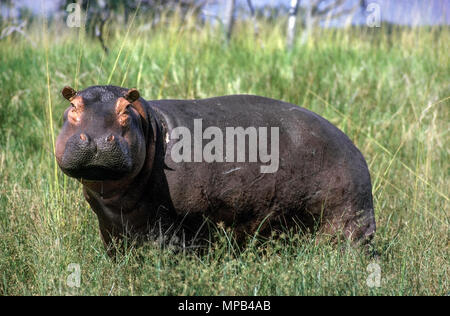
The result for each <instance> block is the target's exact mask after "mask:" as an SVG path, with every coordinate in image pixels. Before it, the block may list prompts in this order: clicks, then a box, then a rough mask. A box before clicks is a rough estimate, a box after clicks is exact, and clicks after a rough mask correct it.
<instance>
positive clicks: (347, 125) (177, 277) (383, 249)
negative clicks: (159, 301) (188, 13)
mask: <svg viewBox="0 0 450 316" xmlns="http://www.w3.org/2000/svg"><path fill="white" fill-rule="evenodd" d="M145 23H146V21H144V20H143V19H142V18H139V17H138V18H136V19H135V20H133V24H130V25H129V30H130V31H129V32H128V31H127V28H123V29H120V28H118V27H114V26H113V25H110V26H109V28H108V36H107V43H108V45H109V47H110V54H108V55H105V53H104V52H103V51H102V50H101V48H100V45H99V44H98V43H97V42H94V41H92V40H90V39H89V37H88V36H87V35H85V34H84V30H83V29H69V28H67V27H66V26H65V25H64V24H58V23H56V22H53V23H52V24H50V25H47V24H46V23H37V24H36V25H34V26H33V28H32V29H31V30H30V32H31V33H32V38H33V39H34V40H35V41H36V43H37V44H36V46H33V45H32V44H31V43H29V42H28V41H26V40H24V39H22V38H20V37H10V38H7V39H5V40H3V41H0V175H1V182H0V236H1V237H0V294H2V295H23V294H32V295H37V294H43V295H51V294H57V295H71V294H101V295H118V294H126V295H127V294H135V295H139V294H149V295H166V294H172V295H178V294H186V295H215V294H228V295H318V294H325V295H329V294H342V295H366V294H370V295H419V294H424V295H443V294H448V293H449V289H450V286H449V280H448V278H449V208H448V201H449V197H448V196H449V181H448V177H449V156H448V154H449V151H448V150H449V136H448V132H449V105H450V99H449V97H450V86H449V83H450V66H449V55H448V42H449V41H450V32H449V29H448V28H427V27H423V28H415V29H414V28H413V29H410V28H405V29H400V28H399V29H394V31H392V32H387V31H386V28H385V27H381V28H376V29H339V30H317V31H316V32H315V33H314V34H313V35H312V36H311V37H310V38H309V40H308V41H307V42H306V43H305V44H303V45H300V44H297V46H296V47H295V48H294V49H293V51H291V52H287V51H286V50H285V43H284V29H285V28H284V24H283V23H282V22H279V23H276V24H275V25H273V24H267V23H261V25H260V34H259V36H258V37H255V35H254V34H253V32H252V31H253V28H252V26H251V25H249V24H246V23H244V22H241V23H238V25H237V27H236V30H235V33H234V37H233V39H232V41H231V42H230V43H228V44H227V43H225V42H224V40H223V35H222V34H221V33H220V30H218V29H216V28H212V27H209V26H205V27H203V28H201V29H199V28H198V27H197V26H196V25H195V24H194V23H193V21H191V20H187V21H185V22H183V23H182V22H181V21H180V19H177V18H176V17H175V18H174V17H171V18H167V19H164V18H163V21H162V23H161V24H160V26H156V27H151V28H149V29H148V28H147V29H145V28H143V26H145ZM108 83H110V84H114V85H122V86H126V87H137V88H139V90H140V92H141V95H143V96H145V97H146V98H147V99H157V98H204V97H211V96H217V95H226V94H234V93H249V94H258V95H263V96H267V97H271V98H276V99H282V100H285V101H288V102H292V103H295V104H298V105H300V106H303V107H305V108H308V109H310V110H312V111H314V112H316V113H318V114H320V115H322V116H324V117H325V118H327V119H328V120H330V121H331V122H332V123H334V124H336V125H337V126H338V127H339V128H341V129H342V130H343V131H344V132H345V133H347V134H348V135H349V137H350V138H351V139H352V140H353V141H354V142H355V144H356V145H357V146H358V147H359V148H360V149H361V151H362V152H363V154H364V155H365V157H366V159H367V162H368V164H369V168H370V171H371V175H372V181H373V194H374V200H375V201H374V202H375V211H376V221H377V226H378V232H377V235H376V238H375V247H376V248H377V250H378V252H379V253H380V258H379V259H378V261H376V262H377V263H378V264H379V265H380V268H381V286H380V287H372V288H371V287H369V286H367V284H366V280H367V277H368V276H369V273H370V272H368V270H367V267H368V265H369V264H370V263H372V262H374V259H372V258H370V257H368V256H366V255H365V254H364V253H362V252H360V251H358V250H357V249H347V250H345V251H342V249H341V247H338V246H334V245H330V244H328V243H327V242H325V241H322V240H321V241H316V240H315V239H314V238H313V237H311V236H305V237H299V236H283V237H284V238H281V239H276V240H269V241H268V242H267V243H266V244H265V245H263V246H261V245H259V246H257V245H250V246H249V247H247V248H245V249H243V250H238V249H236V248H235V247H233V245H232V244H230V242H229V241H228V238H227V237H228V236H229V232H226V231H224V232H219V238H218V240H217V241H216V242H215V243H214V244H213V245H211V247H210V249H209V251H207V252H206V253H201V254H200V253H186V254H184V253H173V252H171V251H170V250H160V249H158V248H157V247H155V246H152V245H146V246H145V247H143V248H140V249H132V250H130V251H129V252H128V253H127V254H126V255H124V256H122V257H120V258H118V260H117V261H115V262H114V261H112V260H110V259H109V258H108V257H107V256H106V254H105V251H104V249H103V245H102V244H101V241H100V237H99V235H98V232H97V220H96V218H95V216H94V214H93V212H92V211H91V210H90V209H89V207H88V205H87V203H86V202H85V201H84V198H83V197H82V192H81V185H80V184H79V183H77V182H76V181H74V180H73V179H70V178H67V177H65V176H63V174H62V173H61V172H60V171H59V170H58V169H57V166H56V163H55V160H54V156H53V151H54V140H55V136H56V134H57V132H58V129H59V128H60V126H61V115H62V113H63V110H64V109H65V108H66V107H67V106H68V104H67V103H66V102H65V101H64V100H63V99H62V98H61V97H60V92H59V91H60V90H61V88H62V87H63V86H65V85H72V86H73V87H75V88H76V89H83V88H85V87H88V86H90V85H95V84H108ZM70 263H77V264H80V267H81V286H80V287H79V288H72V287H69V286H68V285H67V282H66V280H67V277H68V276H69V274H70V273H71V271H69V270H68V265H69V264H70Z"/></svg>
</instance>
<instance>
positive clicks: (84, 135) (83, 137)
mask: <svg viewBox="0 0 450 316" xmlns="http://www.w3.org/2000/svg"><path fill="white" fill-rule="evenodd" d="M80 139H81V140H82V141H83V142H85V141H87V139H88V138H87V136H86V134H84V133H81V134H80Z"/></svg>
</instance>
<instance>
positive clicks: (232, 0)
mask: <svg viewBox="0 0 450 316" xmlns="http://www.w3.org/2000/svg"><path fill="white" fill-rule="evenodd" d="M235 5H236V0H227V4H226V7H225V16H224V23H223V24H224V26H225V32H226V37H227V41H230V39H231V34H232V32H233V26H234V9H235Z"/></svg>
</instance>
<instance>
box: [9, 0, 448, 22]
mask: <svg viewBox="0 0 450 316" xmlns="http://www.w3.org/2000/svg"><path fill="white" fill-rule="evenodd" d="M252 1H253V4H254V6H255V7H261V6H264V5H273V6H280V5H284V6H289V4H290V0H252ZM355 1H358V0H347V5H348V6H351V5H352V3H354V2H355ZM13 2H14V3H15V4H16V5H17V6H27V7H29V8H30V9H31V10H32V11H33V12H35V13H37V14H40V13H42V12H43V7H44V6H45V7H46V10H47V11H48V12H54V10H56V8H57V7H58V5H59V1H58V0H14V1H13ZM216 2H217V3H219V4H218V5H210V6H209V7H207V10H208V11H209V12H212V13H215V14H218V15H220V13H221V12H223V11H224V10H223V5H224V2H225V1H224V0H216ZM236 2H237V4H238V5H239V6H241V7H243V8H245V7H246V3H247V1H246V0H236ZM307 2H308V0H300V3H301V4H302V5H306V4H307ZM366 2H367V3H371V2H375V3H377V4H379V6H380V14H381V20H382V21H387V22H391V23H396V24H406V25H423V24H431V25H433V24H445V25H450V0H368V1H366ZM2 13H3V14H4V8H2ZM367 14H368V13H365V12H363V11H360V12H358V14H357V15H356V16H355V18H354V20H353V23H354V24H359V23H364V21H365V19H366V16H367ZM339 23H341V21H337V24H339ZM335 24H336V23H335Z"/></svg>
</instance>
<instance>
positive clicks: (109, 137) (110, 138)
mask: <svg viewBox="0 0 450 316" xmlns="http://www.w3.org/2000/svg"><path fill="white" fill-rule="evenodd" d="M113 140H114V135H112V134H111V135H109V136H108V137H106V141H107V142H112V141H113Z"/></svg>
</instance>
